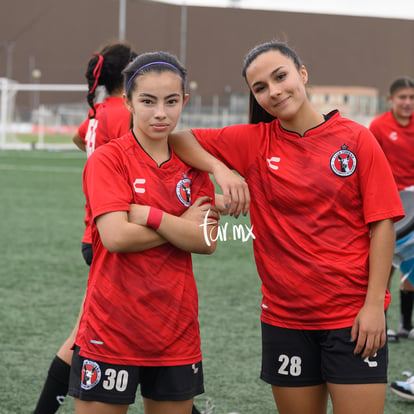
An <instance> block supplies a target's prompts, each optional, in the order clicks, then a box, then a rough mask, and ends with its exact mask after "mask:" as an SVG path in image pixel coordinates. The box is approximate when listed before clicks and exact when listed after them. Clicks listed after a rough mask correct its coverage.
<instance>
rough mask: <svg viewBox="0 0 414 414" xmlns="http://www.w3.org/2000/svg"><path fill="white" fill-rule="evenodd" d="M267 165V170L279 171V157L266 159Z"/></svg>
mask: <svg viewBox="0 0 414 414" xmlns="http://www.w3.org/2000/svg"><path fill="white" fill-rule="evenodd" d="M266 161H267V165H268V167H269V168H271V169H272V170H278V169H279V165H278V164H279V163H280V157H271V158H268V159H267V160H266Z"/></svg>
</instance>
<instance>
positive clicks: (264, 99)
mask: <svg viewBox="0 0 414 414" xmlns="http://www.w3.org/2000/svg"><path fill="white" fill-rule="evenodd" d="M246 80H247V83H248V85H249V87H250V89H251V91H252V93H253V95H254V96H255V98H256V101H257V103H258V104H259V105H260V106H261V107H262V108H264V109H265V110H266V111H267V112H268V113H270V114H271V115H273V116H274V117H276V118H279V120H280V121H281V122H283V121H287V122H290V121H293V120H294V119H295V117H296V116H297V115H299V112H300V111H301V110H302V109H303V107H304V106H307V104H308V99H307V96H306V90H305V84H306V82H307V80H308V74H307V72H306V69H305V67H304V66H301V68H300V69H299V70H298V69H297V67H296V66H295V64H294V62H293V60H292V59H290V58H289V57H287V56H285V55H283V54H282V53H280V52H279V51H278V50H269V51H267V52H265V53H262V54H261V55H259V56H257V58H256V59H255V60H253V61H252V63H251V64H250V65H249V66H248V68H247V69H246Z"/></svg>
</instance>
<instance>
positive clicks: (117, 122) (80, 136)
mask: <svg viewBox="0 0 414 414" xmlns="http://www.w3.org/2000/svg"><path fill="white" fill-rule="evenodd" d="M136 56H137V54H136V53H135V52H134V51H133V50H132V49H131V46H129V45H128V44H125V43H113V44H109V45H106V46H105V47H103V48H102V49H101V50H100V51H99V52H97V53H96V54H93V56H92V57H91V58H90V59H89V61H88V65H87V69H86V72H85V77H86V79H87V82H88V94H87V102H88V104H89V106H90V107H91V109H90V111H89V114H88V117H87V119H86V120H85V121H84V122H83V123H82V124H81V125H80V126H79V128H78V131H77V133H75V135H74V136H73V142H74V143H75V144H76V145H77V146H78V147H79V148H80V149H81V150H83V151H86V153H87V156H89V155H91V154H92V152H93V151H94V150H95V148H98V147H99V146H101V145H103V144H106V143H108V142H109V141H110V140H112V139H114V138H118V137H120V136H122V135H124V134H125V133H126V132H128V131H129V129H130V118H131V113H130V112H129V110H128V108H127V107H126V105H125V103H124V100H123V97H122V95H123V91H124V77H123V74H122V71H123V70H124V68H125V66H126V65H127V64H128V63H129V62H130V61H131V60H132V59H134V58H135V57H136ZM99 86H102V87H104V88H105V92H106V94H107V96H106V98H105V100H104V101H103V102H99V103H96V91H97V88H98V87H99ZM85 212H86V214H85V230H84V234H83V238H82V255H83V258H84V259H85V262H86V264H87V265H88V266H90V264H91V262H92V257H93V252H92V235H91V226H90V224H89V218H88V216H87V208H85ZM81 314H82V309H81V310H80V312H79V316H78V320H77V322H76V324H75V327H74V328H73V330H72V332H71V334H70V335H69V336H68V338H67V339H66V340H65V342H64V343H63V344H62V345H61V347H60V348H59V350H58V352H57V353H56V356H55V357H54V359H53V360H52V363H51V365H50V367H49V371H48V375H47V378H46V381H45V384H44V386H43V389H42V392H41V395H40V396H39V400H38V401H37V404H36V408H35V410H34V414H53V413H55V412H56V411H57V410H58V409H59V407H60V406H61V405H62V404H63V402H64V400H65V397H66V394H67V391H68V386H69V374H70V365H71V361H72V354H73V351H72V349H71V347H72V345H73V342H74V340H75V337H76V333H77V330H78V324H79V318H80V315H81Z"/></svg>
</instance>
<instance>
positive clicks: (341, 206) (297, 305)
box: [193, 113, 404, 329]
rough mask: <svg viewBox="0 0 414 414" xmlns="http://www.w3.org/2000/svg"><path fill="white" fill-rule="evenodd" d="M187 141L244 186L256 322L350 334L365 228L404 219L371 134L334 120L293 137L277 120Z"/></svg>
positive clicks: (362, 283) (364, 261) (360, 295)
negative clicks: (257, 287) (257, 298)
mask: <svg viewBox="0 0 414 414" xmlns="http://www.w3.org/2000/svg"><path fill="white" fill-rule="evenodd" d="M193 133H194V134H195V136H196V137H197V139H198V140H199V142H200V143H201V144H202V145H203V146H204V148H206V149H207V150H208V151H209V152H211V153H212V154H213V155H215V156H216V157H217V158H219V159H220V160H222V161H223V162H224V163H226V164H227V166H229V167H230V168H232V169H235V170H236V171H238V172H239V173H240V174H241V175H242V176H243V177H244V178H245V180H246V182H247V184H248V185H249V190H250V194H251V197H252V203H251V207H250V216H251V221H252V224H253V225H254V233H255V236H256V238H255V239H254V241H253V247H254V255H255V260H256V265H257V269H258V273H259V275H260V278H261V280H262V283H263V285H262V293H263V301H262V316H261V318H262V321H264V322H266V323H269V324H272V325H275V326H280V327H286V328H293V329H335V328H342V327H347V326H351V325H352V324H353V322H354V318H355V316H356V314H357V313H358V311H359V310H360V309H361V307H362V306H363V304H364V300H365V295H366V291H367V284H368V255H369V244H370V235H369V226H368V224H369V223H371V222H374V221H377V220H382V219H386V218H395V219H397V218H400V217H401V216H403V215H404V212H403V209H402V206H401V202H400V198H399V195H398V192H397V188H396V185H395V182H394V179H393V177H392V173H391V170H390V167H389V165H388V162H387V160H386V158H385V156H384V153H383V151H382V150H381V148H380V146H379V145H378V143H377V142H376V140H375V138H374V137H373V136H372V134H371V133H370V132H369V131H368V130H367V129H366V128H365V127H363V126H361V125H358V124H356V123H355V122H352V121H350V120H347V119H345V118H342V117H341V116H340V115H339V113H333V114H332V116H331V117H330V119H329V120H327V121H326V122H324V123H323V124H321V125H319V126H317V127H315V128H313V129H311V130H309V131H307V132H306V133H305V135H304V136H303V137H301V136H299V135H298V134H296V133H293V132H289V131H286V130H284V129H283V128H282V127H281V126H280V124H279V122H278V120H275V121H273V122H271V123H268V124H266V123H259V124H257V125H235V126H230V127H226V128H223V129H218V130H214V129H213V130H202V129H200V130H199V129H195V130H193ZM389 301H390V296H389V294H388V293H387V296H386V306H387V305H388V304H389Z"/></svg>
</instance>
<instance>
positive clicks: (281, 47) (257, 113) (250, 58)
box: [242, 40, 302, 124]
mask: <svg viewBox="0 0 414 414" xmlns="http://www.w3.org/2000/svg"><path fill="white" fill-rule="evenodd" d="M271 50H277V51H279V52H280V53H281V54H282V55H284V56H286V57H288V58H289V59H292V61H293V63H294V64H295V66H296V68H297V69H298V70H300V68H301V67H302V62H301V60H300V59H299V57H298V55H297V54H296V52H295V51H294V50H293V49H291V48H290V47H289V46H288V45H287V44H286V43H285V42H280V41H277V40H273V41H271V42H266V43H261V44H259V45H257V46H255V47H254V48H253V49H252V50H250V52H249V53H248V54H247V55H246V57H245V59H244V64H243V72H242V75H243V78H244V80H245V81H246V83H247V79H246V71H247V69H248V67H249V66H250V65H251V64H252V62H254V61H255V60H256V59H257V57H258V56H260V55H261V54H263V53H266V52H269V51H271ZM275 119H276V118H275V117H274V116H273V115H271V114H269V113H268V112H267V111H265V110H264V109H263V108H262V107H261V106H260V105H259V104H258V103H257V101H256V98H255V97H254V95H253V92H252V91H250V95H249V123H251V124H258V123H259V122H271V121H273V120H275Z"/></svg>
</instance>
